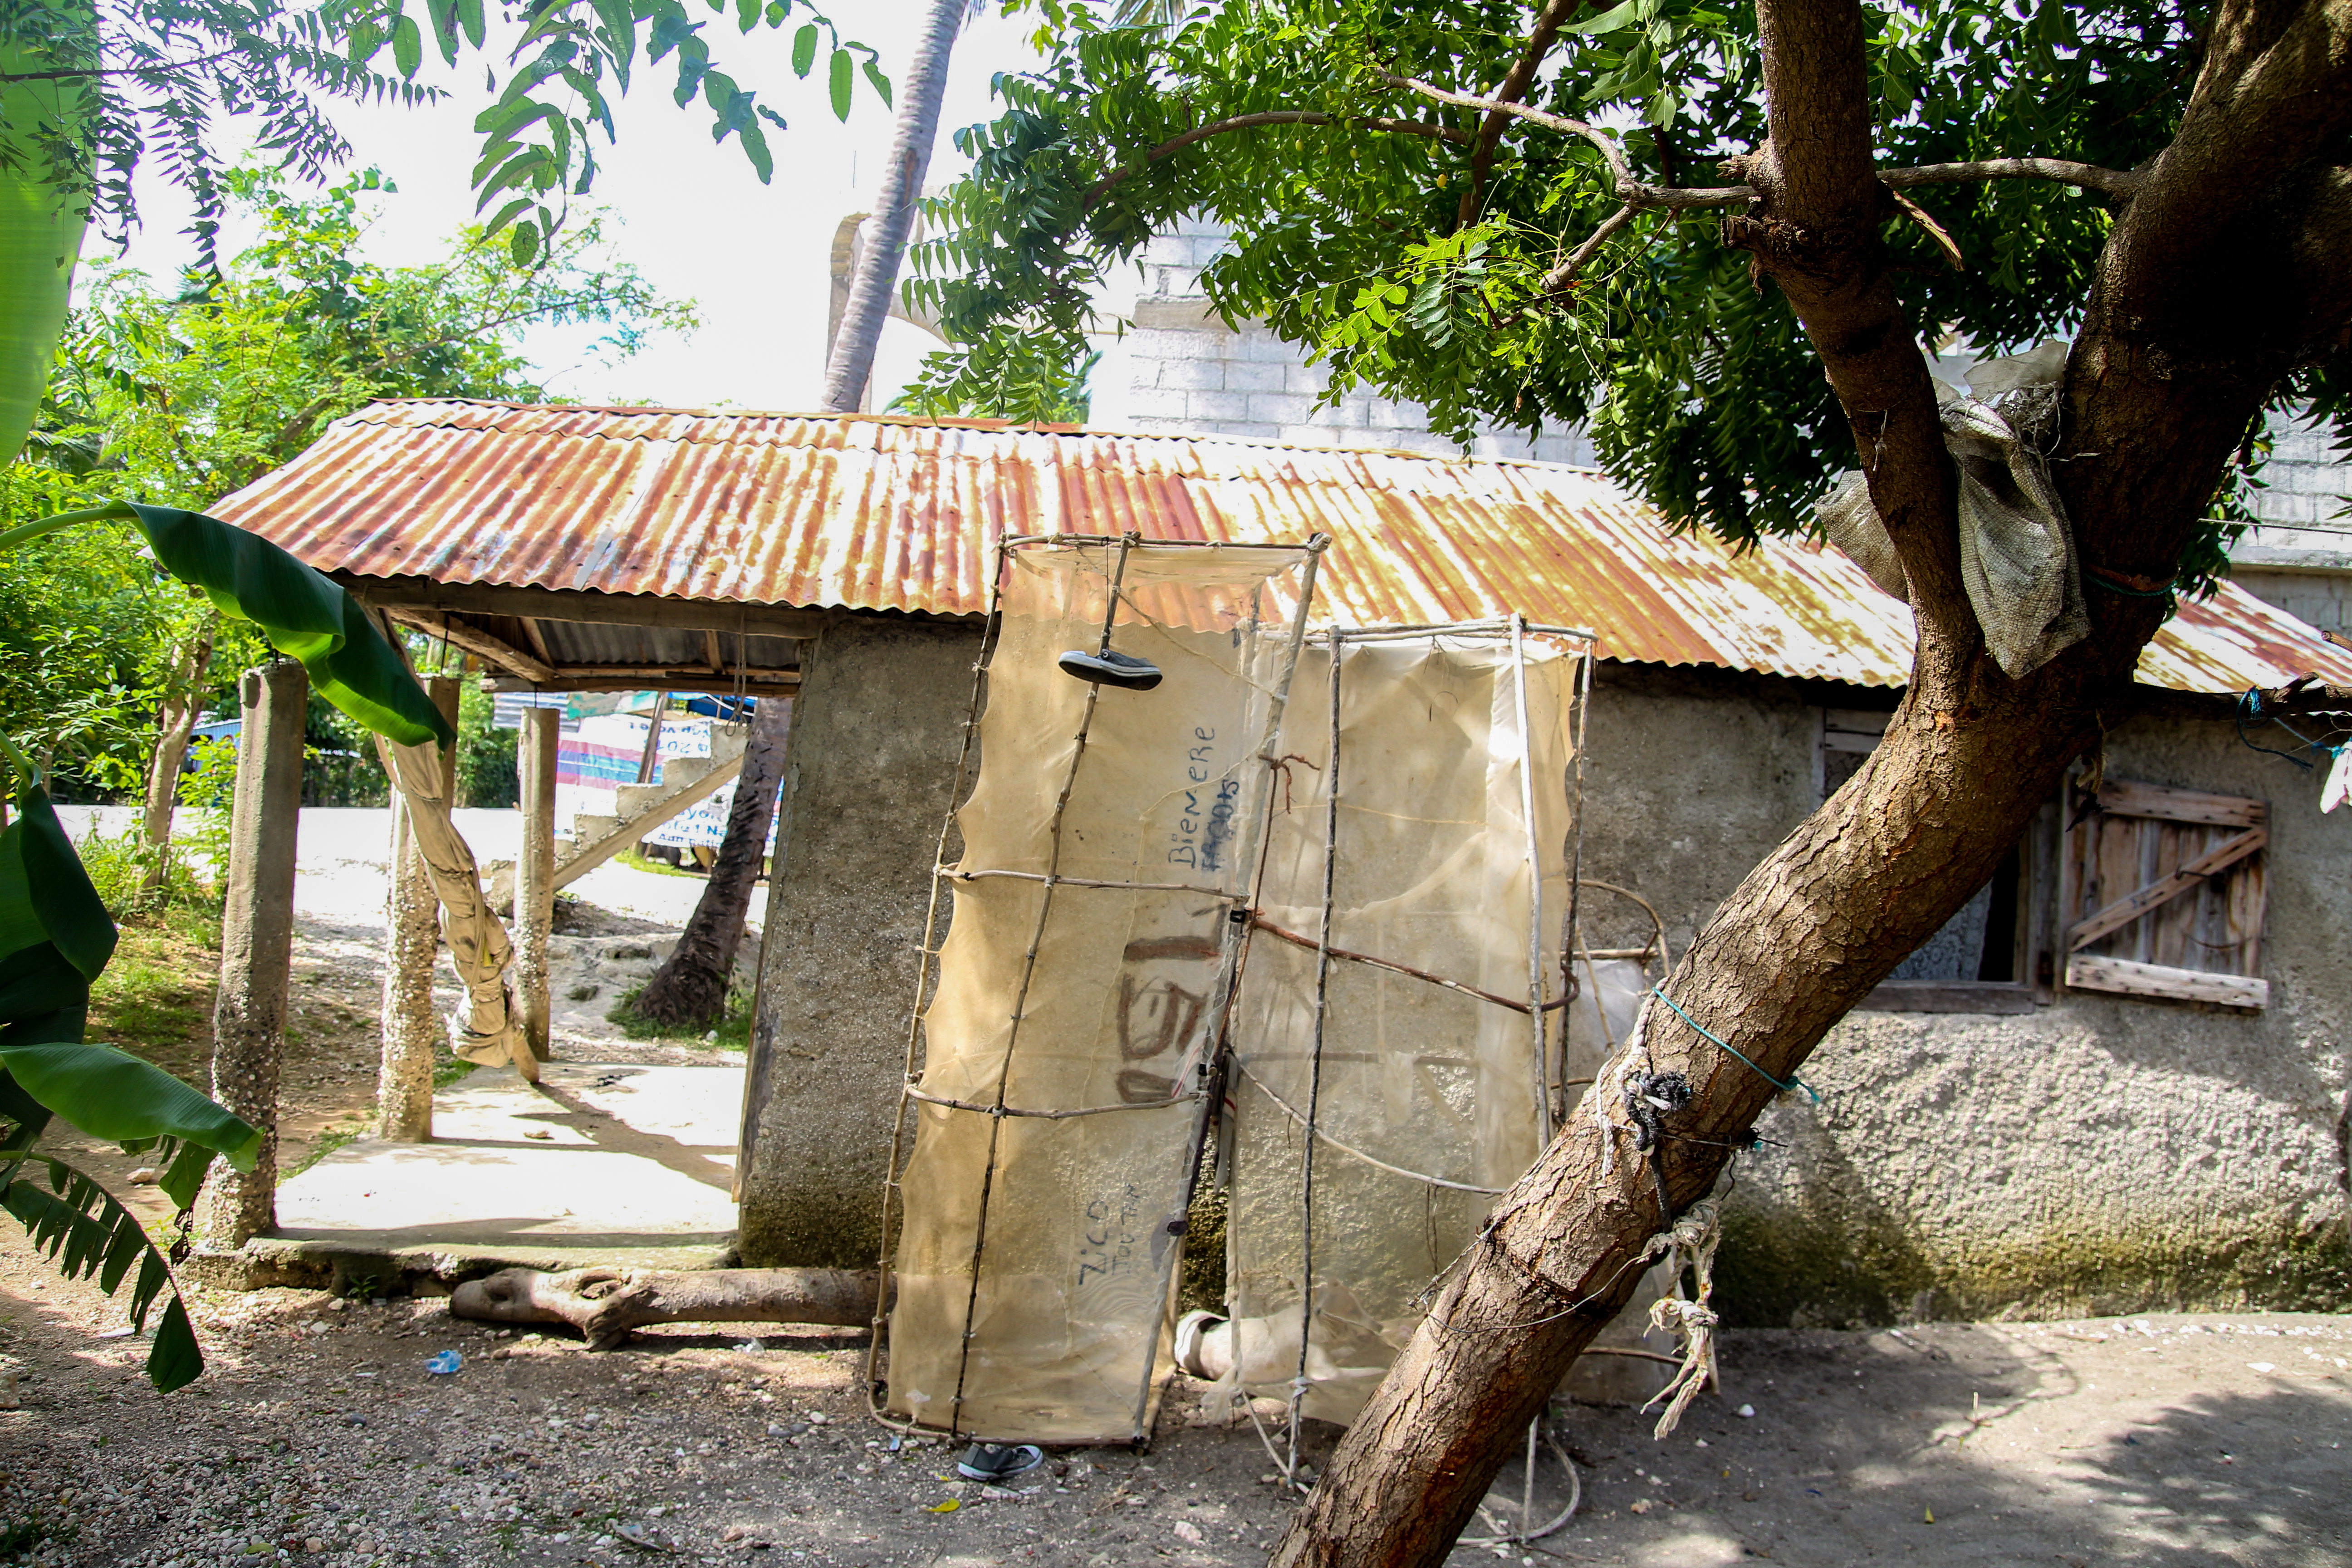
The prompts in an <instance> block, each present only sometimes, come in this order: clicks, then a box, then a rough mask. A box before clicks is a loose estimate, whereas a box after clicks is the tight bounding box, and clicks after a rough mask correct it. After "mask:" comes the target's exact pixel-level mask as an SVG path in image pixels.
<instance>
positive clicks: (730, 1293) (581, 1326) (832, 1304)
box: [449, 1268, 878, 1351]
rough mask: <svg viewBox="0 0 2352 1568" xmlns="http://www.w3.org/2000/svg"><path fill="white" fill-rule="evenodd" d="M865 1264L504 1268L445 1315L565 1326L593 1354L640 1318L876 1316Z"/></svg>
mask: <svg viewBox="0 0 2352 1568" xmlns="http://www.w3.org/2000/svg"><path fill="white" fill-rule="evenodd" d="M877 1279H878V1276H877V1274H876V1272H875V1271H874V1270H873V1269H870V1268H864V1269H858V1268H710V1269H694V1270H680V1269H667V1268H574V1269H571V1270H569V1271H567V1272H565V1273H562V1274H546V1273H541V1271H540V1270H538V1269H536V1268H507V1269H501V1270H500V1271H499V1272H498V1273H496V1274H493V1275H490V1276H489V1277H488V1278H487V1279H469V1280H467V1281H466V1282H465V1283H464V1284H462V1285H460V1286H458V1287H457V1289H456V1290H455V1291H454V1292H452V1293H451V1297H450V1301H449V1310H450V1311H451V1312H452V1313H453V1314H455V1315H456V1316H457V1317H460V1318H473V1319H477V1320H478V1321H485V1322H493V1323H569V1324H571V1325H572V1327H573V1328H575V1329H578V1330H579V1331H581V1332H582V1333H583V1334H584V1335H586V1336H587V1340H588V1348H589V1349H590V1350H592V1351H608V1350H615V1349H618V1348H619V1347H620V1346H621V1345H623V1344H625V1343H626V1342H628V1338H629V1331H630V1330H632V1329H634V1328H636V1327H637V1326H638V1325H640V1324H643V1323H830V1324H835V1325H840V1326H845V1327H851V1328H864V1327H865V1326H866V1325H867V1324H868V1323H871V1322H872V1321H874V1297H875V1291H876V1290H877V1289H878V1285H877Z"/></svg>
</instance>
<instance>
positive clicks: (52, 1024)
mask: <svg viewBox="0 0 2352 1568" xmlns="http://www.w3.org/2000/svg"><path fill="white" fill-rule="evenodd" d="M88 1007H89V979H88V978H87V977H86V976H84V975H83V973H82V972H81V971H80V970H79V969H77V968H75V967H74V966H73V964H71V963H68V961H67V959H66V955H65V954H64V953H62V952H58V949H57V944H56V943H55V942H35V943H34V944H33V945H32V946H30V947H21V948H18V949H17V950H16V952H12V953H10V954H9V955H8V956H7V957H5V958H0V1038H5V1039H6V1040H8V1041H9V1042H11V1043H12V1044H13V1043H16V1042H17V1041H20V1040H21V1041H25V1042H27V1043H33V1042H38V1041H42V1040H45V1039H56V1038H58V1037H72V1038H75V1039H79V1038H80V1037H81V1022H80V1015H81V1013H82V1012H83V1011H84V1010H86V1009H87V1008H88Z"/></svg>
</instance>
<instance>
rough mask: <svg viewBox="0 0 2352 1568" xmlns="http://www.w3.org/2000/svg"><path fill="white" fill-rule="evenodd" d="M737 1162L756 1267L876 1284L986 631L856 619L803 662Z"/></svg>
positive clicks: (745, 1244) (746, 1234) (742, 1241)
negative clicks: (935, 895)
mask: <svg viewBox="0 0 2352 1568" xmlns="http://www.w3.org/2000/svg"><path fill="white" fill-rule="evenodd" d="M802 648H803V658H802V680H801V689H800V695H799V697H798V698H797V699H796V700H794V702H793V734H792V742H791V744H790V746H789V747H788V748H787V750H786V752H785V761H784V785H783V792H782V797H781V799H780V800H779V802H778V805H777V808H776V855H775V864H774V869H773V870H772V873H771V874H770V877H769V879H768V886H769V896H768V918H767V924H766V929H765V932H764V934H763V936H762V939H761V952H760V989H759V999H758V1004H757V1007H756V1011H755V1013H754V1015H753V1020H752V1028H751V1062H750V1070H749V1071H748V1072H747V1073H746V1074H745V1075H744V1089H743V1127H742V1134H741V1142H740V1147H739V1151H738V1157H737V1163H736V1170H737V1175H736V1196H737V1198H738V1200H739V1201H740V1204H741V1205H742V1208H741V1225H740V1228H739V1230H738V1232H737V1237H736V1244H737V1247H738V1248H739V1249H740V1252H741V1254H742V1258H743V1261H744V1263H745V1264H747V1265H749V1266H751V1267H753V1268H780V1267H798V1268H870V1267H872V1265H873V1262H874V1258H875V1254H876V1252H877V1248H878V1247H879V1245H880V1239H881V1212H882V1181H883V1176H884V1173H885V1171H886V1169H887V1166H888V1164H889V1153H890V1122H891V1118H892V1117H893V1116H894V1115H895V1114H896V1113H897V1110H898V1088H899V1085H900V1084H901V1083H902V1082H903V1081H904V1079H903V1073H904V1064H905V1059H906V1049H907V1013H908V1007H909V1005H911V1004H912V1003H913V1001H914V988H915V962H916V956H917V951H918V949H919V948H920V947H921V945H922V937H923V911H924V908H925V906H926V905H927V904H928V902H929V898H930V889H931V854H932V850H933V847H935V846H936V844H937V843H938V841H939V832H940V818H941V817H942V816H944V815H945V814H946V812H947V809H948V797H949V795H950V792H951V787H952V785H953V783H954V779H955V763H956V752H957V750H958V748H959V747H960V746H961V743H962V740H963V721H964V713H965V711H966V710H967V709H968V708H969V706H970V704H971V666H972V660H973V658H975V657H976V656H977V655H978V653H979V650H980V634H979V632H978V631H977V629H974V628H967V627H962V626H931V625H926V624H922V623H907V622H892V621H886V620H883V619H881V618H879V617H863V616H853V617H847V618H845V619H844V620H842V621H840V622H838V623H836V624H835V625H832V626H827V627H826V628H825V630H824V636H823V637H821V638H819V639H817V641H816V642H815V643H814V645H812V644H807V643H803V645H802Z"/></svg>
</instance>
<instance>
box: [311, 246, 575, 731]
mask: <svg viewBox="0 0 2352 1568" xmlns="http://www.w3.org/2000/svg"><path fill="white" fill-rule="evenodd" d="M507 251H508V254H509V255H511V256H512V257H513V258H514V264H515V265H516V266H517V267H529V266H530V264H531V261H532V260H533V259H534V258H536V257H537V256H538V255H539V226H538V225H537V224H535V223H519V224H517V225H515V226H514V233H513V234H512V235H510V236H509V237H508V239H507ZM354 717H356V715H354Z"/></svg>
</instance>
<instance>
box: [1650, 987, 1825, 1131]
mask: <svg viewBox="0 0 2352 1568" xmlns="http://www.w3.org/2000/svg"><path fill="white" fill-rule="evenodd" d="M1650 994H1651V995H1653V996H1655V997H1656V998H1657V999H1658V1000H1659V1001H1661V1002H1664V1004H1665V1005H1667V1006H1669V1007H1672V1008H1673V1009H1674V1010H1675V1016H1676V1017H1678V1018H1680V1019H1681V1020H1682V1021H1683V1022H1684V1023H1685V1024H1688V1025H1689V1026H1691V1027H1692V1028H1694V1029H1696V1030H1697V1031H1698V1032H1699V1033H1700V1034H1702V1035H1705V1036H1706V1037H1707V1038H1708V1039H1710V1040H1713V1041H1714V1042H1715V1043H1716V1044H1717V1045H1718V1046H1721V1047H1723V1048H1724V1049H1725V1050H1727V1051H1729V1052H1731V1054H1732V1055H1733V1056H1735V1057H1739V1059H1740V1060H1741V1061H1743V1062H1748V1067H1749V1068H1750V1069H1752V1070H1753V1071H1754V1072H1755V1074H1756V1076H1757V1077H1758V1078H1760V1079H1763V1080H1764V1081H1765V1082H1766V1083H1769V1084H1770V1085H1771V1086H1772V1087H1773V1088H1774V1089H1780V1091H1781V1092H1783V1093H1786V1092H1787V1091H1789V1090H1790V1089H1803V1090H1804V1091H1805V1092H1806V1093H1807V1094H1810V1095H1811V1096H1812V1097H1813V1103H1814V1104H1815V1105H1819V1104H1820V1103H1821V1102H1822V1097H1821V1095H1820V1093H1819V1092H1818V1091H1816V1090H1815V1089H1814V1088H1813V1086H1812V1085H1811V1084H1809V1083H1807V1082H1806V1081H1805V1080H1804V1079H1801V1078H1799V1077H1798V1076H1797V1075H1796V1074H1794V1073H1790V1075H1789V1081H1788V1082H1786V1083H1782V1082H1781V1081H1780V1079H1777V1078H1774V1077H1773V1076H1772V1075H1771V1074H1770V1073H1769V1072H1766V1071H1765V1070H1764V1069H1763V1068H1759V1067H1758V1066H1757V1065H1756V1064H1755V1063H1754V1062H1752V1061H1748V1058H1747V1057H1745V1056H1741V1055H1740V1053H1739V1051H1738V1048H1737V1047H1734V1046H1732V1045H1731V1044H1730V1043H1729V1042H1728V1041H1727V1040H1725V1039H1723V1038H1722V1037H1720V1036H1718V1035H1717V1034H1715V1033H1714V1032H1713V1031H1711V1030H1710V1029H1708V1028H1707V1026H1706V1025H1704V1024H1702V1023H1700V1022H1699V1021H1698V1020H1697V1019H1696V1018H1694V1017H1692V1016H1690V1015H1689V1014H1688V1013H1685V1012H1684V1011H1683V1009H1682V1005H1681V1004H1680V1003H1678V1002H1676V1001H1675V999H1674V998H1673V997H1671V996H1669V995H1667V994H1665V993H1664V991H1661V990H1659V989H1658V987H1656V986H1654V985H1653V986H1651V987H1650Z"/></svg>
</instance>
